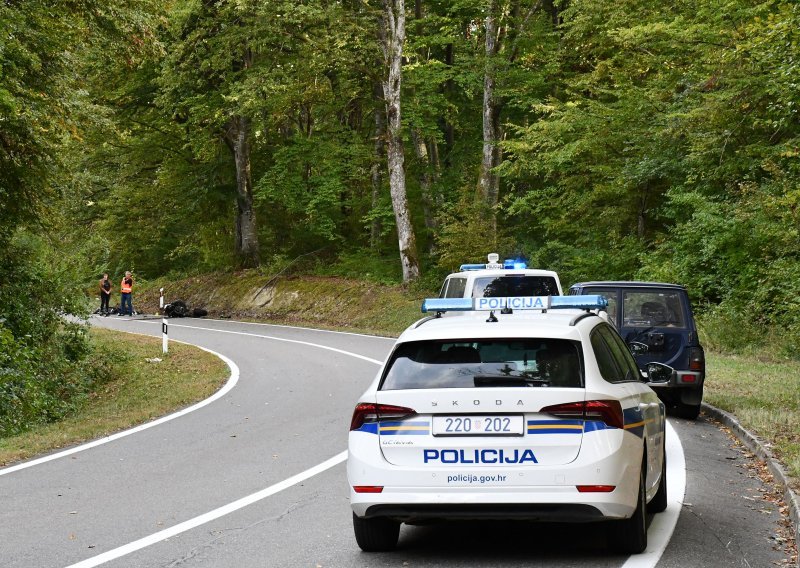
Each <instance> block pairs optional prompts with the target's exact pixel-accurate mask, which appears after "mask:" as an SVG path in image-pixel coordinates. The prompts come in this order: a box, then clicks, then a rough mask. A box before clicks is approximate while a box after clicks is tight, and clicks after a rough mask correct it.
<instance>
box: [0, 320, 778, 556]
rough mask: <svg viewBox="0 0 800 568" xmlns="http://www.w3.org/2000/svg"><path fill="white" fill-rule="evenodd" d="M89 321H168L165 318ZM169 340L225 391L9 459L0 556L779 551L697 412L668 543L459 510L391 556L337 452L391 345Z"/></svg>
mask: <svg viewBox="0 0 800 568" xmlns="http://www.w3.org/2000/svg"><path fill="white" fill-rule="evenodd" d="M92 323H93V324H95V325H101V326H104V327H112V328H115V329H121V330H125V331H131V332H137V333H147V334H153V335H160V332H161V327H160V320H147V321H145V320H139V319H129V318H117V317H111V318H94V319H93V320H92ZM170 338H171V339H176V340H182V341H187V342H190V343H194V344H197V345H200V346H203V347H206V348H208V349H211V350H213V351H215V352H217V353H219V354H221V355H223V356H225V357H227V358H228V359H229V360H230V361H231V362H232V368H233V379H232V382H231V383H230V384H229V390H228V391H227V392H226V393H225V394H224V395H223V396H220V397H218V399H216V400H214V401H213V402H211V403H210V404H206V405H205V406H202V407H201V408H198V409H196V410H194V411H192V412H188V413H185V414H184V415H182V416H180V417H177V418H175V419H173V420H169V421H166V422H164V423H161V424H158V425H156V426H153V427H150V428H146V429H142V430H140V431H137V432H134V433H131V434H130V435H126V436H123V437H120V438H118V439H115V440H112V441H109V442H108V443H104V444H100V445H97V446H94V447H91V448H88V449H85V450H82V451H78V452H76V453H73V454H71V455H67V456H63V457H59V458H57V459H51V460H49V461H44V462H42V463H35V462H34V463H35V465H31V466H30V467H22V468H6V469H0V503H2V507H0V567H2V568H12V567H14V568H16V567H36V568H45V567H67V566H70V567H75V568H78V567H80V568H89V567H90V566H100V565H102V566H109V567H122V566H125V567H136V568H139V567H184V566H187V567H196V566H203V567H208V566H211V567H284V566H287V567H288V566H291V567H294V566H308V567H311V568H317V567H324V568H327V567H350V566H398V567H404V566H447V567H457V566H547V567H577V566H592V567H606V566H607V567H623V566H624V568H645V567H653V566H658V567H659V568H669V567H679V566H680V567H698V568H699V567H706V566H708V567H715V568H716V567H727V566H731V567H734V566H736V567H754V568H755V567H767V566H775V565H782V563H783V562H785V560H786V555H785V553H784V552H782V551H781V550H779V549H776V548H775V547H774V542H775V541H774V538H775V536H776V534H777V532H778V526H779V525H778V523H779V520H780V516H779V514H778V512H777V507H776V506H775V505H774V504H772V503H771V502H769V500H766V499H764V496H765V495H768V494H769V489H770V488H769V487H767V486H765V485H763V484H762V482H761V481H760V480H759V479H758V478H757V476H755V475H754V474H753V473H752V469H751V468H749V467H748V464H749V463H750V460H749V459H748V458H747V456H746V455H744V454H743V453H742V452H741V451H740V450H739V449H738V448H737V447H736V445H735V444H734V442H733V441H732V440H731V439H730V438H729V437H728V436H727V435H726V434H725V433H724V432H722V431H721V430H720V429H718V428H717V427H716V426H715V425H713V424H711V423H710V422H708V421H706V420H704V419H702V418H701V419H700V420H698V421H697V422H687V421H682V420H679V419H674V418H673V419H671V420H670V423H671V425H672V427H673V429H674V432H673V433H672V434H673V436H672V439H671V442H670V450H669V451H670V456H671V457H670V465H671V467H673V468H674V467H676V466H675V464H680V463H681V462H684V461H685V470H683V469H682V468H681V469H680V470H679V471H678V472H677V473H679V474H680V475H677V474H673V473H671V474H670V480H671V483H675V482H674V481H673V480H675V479H678V478H679V477H681V476H682V475H683V474H684V473H685V476H686V484H685V495H684V496H683V499H679V496H678V495H676V491H674V490H673V488H671V490H670V491H671V492H672V497H673V499H674V503H672V504H671V508H670V509H669V510H668V513H669V512H670V511H672V513H673V514H672V517H670V516H669V515H668V514H667V513H664V514H662V515H657V516H656V517H654V518H653V519H652V520H651V526H650V540H651V545H652V544H657V541H659V540H663V541H664V542H665V544H666V547H665V549H664V547H660V548H658V549H657V550H656V549H655V548H656V547H654V551H653V552H651V553H649V554H648V553H645V554H643V555H639V556H637V557H631V558H626V557H622V556H614V555H611V554H609V553H608V552H607V551H606V549H605V542H604V539H603V537H602V533H601V532H600V531H599V530H598V529H597V528H595V527H592V526H590V525H589V526H587V525H542V524H529V523H457V524H452V525H432V526H424V527H407V526H404V527H403V529H402V532H401V535H400V544H399V548H398V550H397V551H396V552H393V553H386V554H365V553H362V552H360V550H359V549H358V547H357V546H356V544H355V541H354V539H353V536H352V526H351V520H350V509H349V504H348V488H347V480H346V474H345V465H344V459H345V453H344V452H345V450H346V445H347V431H348V425H349V420H350V415H351V413H352V409H353V406H354V402H355V400H356V398H357V397H358V396H359V395H360V394H361V392H362V391H363V390H364V388H365V387H366V386H367V385H368V384H369V382H370V381H371V379H372V378H373V376H374V374H375V372H376V371H377V368H378V364H379V363H380V362H381V361H382V360H383V358H384V357H385V356H386V354H387V353H388V351H389V349H390V347H391V345H392V341H391V340H389V339H385V338H378V337H368V336H360V335H352V334H342V333H334V332H325V331H316V330H308V329H298V328H290V327H281V326H269V325H263V324H246V323H238V322H228V321H213V320H173V321H172V322H171V325H170ZM712 380H713V378H712ZM675 433H677V436H675ZM678 439H679V440H680V443H678ZM676 452H677V453H676ZM659 517H661V518H659ZM670 518H674V520H675V521H676V522H670V521H669V519H670ZM673 527H674V532H671V531H672V529H673ZM670 532H671V538H669V535H670ZM662 550H663V555H662V556H661V557H660V560H658V554H659V553H660V552H662Z"/></svg>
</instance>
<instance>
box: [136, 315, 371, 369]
mask: <svg viewBox="0 0 800 568" xmlns="http://www.w3.org/2000/svg"><path fill="white" fill-rule="evenodd" d="M142 321H145V322H147V323H157V324H159V325H161V322H160V321H156V320H152V321H151V320H142ZM169 325H170V327H184V328H187V329H194V330H202V331H213V332H215V333H228V334H230V335H244V336H247V337H258V338H261V339H271V340H272V341H283V342H285V343H296V344H298V345H306V346H308V347H316V348H318V349H325V350H326V351H333V352H335V353H341V354H342V355H347V356H349V357H355V358H356V359H362V360H364V361H369V362H370V363H375V364H376V365H383V361H378V360H377V359H373V358H372V357H367V356H365V355H359V354H358V353H353V352H352V351H345V350H344V349H337V348H336V347H329V346H328V345H321V344H319V343H311V342H309V341H300V340H299V339H286V338H285V337H275V336H274V335H261V334H258V333H247V332H245V331H231V330H227V329H216V328H213V327H195V326H193V325H180V324H176V323H171V324H169Z"/></svg>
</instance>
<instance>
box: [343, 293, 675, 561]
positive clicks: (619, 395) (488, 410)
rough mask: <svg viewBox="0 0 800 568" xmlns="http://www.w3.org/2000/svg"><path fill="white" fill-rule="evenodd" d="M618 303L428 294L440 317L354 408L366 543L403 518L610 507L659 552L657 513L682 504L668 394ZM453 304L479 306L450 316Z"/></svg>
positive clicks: (407, 337) (387, 535)
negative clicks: (633, 341)
mask: <svg viewBox="0 0 800 568" xmlns="http://www.w3.org/2000/svg"><path fill="white" fill-rule="evenodd" d="M605 304H606V300H605V298H603V297H601V296H567V297H564V296H561V297H559V296H555V297H537V298H531V297H525V298H519V297H517V298H476V299H474V300H473V299H440V298H434V299H429V300H425V302H424V303H423V312H434V313H436V316H435V317H428V318H424V319H422V320H420V321H419V322H417V323H416V324H414V325H412V326H411V327H409V328H408V329H407V330H406V331H405V332H404V333H403V334H402V335H401V336H400V338H399V339H398V340H397V343H396V344H395V346H394V349H393V351H392V353H391V355H390V356H389V358H388V359H387V361H386V363H385V364H384V365H383V367H382V368H381V370H380V371H379V373H378V376H377V377H376V378H375V380H374V382H373V383H372V385H371V386H370V387H369V388H368V389H367V391H366V392H365V393H364V394H363V395H362V396H361V398H360V399H359V401H358V404H357V405H356V408H355V412H354V413H353V418H352V423H351V426H350V438H349V456H348V460H347V475H348V481H349V483H350V487H351V494H350V497H351V506H352V509H353V526H354V530H355V537H356V541H357V542H358V545H359V546H360V547H361V548H362V549H363V550H365V551H383V550H391V549H393V548H394V547H395V546H396V544H397V540H398V536H399V528H400V523H402V522H406V523H411V524H413V523H418V522H424V521H430V520H455V519H528V520H541V521H569V522H573V521H574V522H587V521H607V522H608V523H607V526H608V527H609V529H610V530H609V531H608V534H609V538H610V541H611V544H612V545H613V546H614V548H615V549H616V550H619V551H623V552H627V553H638V552H641V551H643V550H644V549H645V547H646V545H647V531H646V526H645V511H646V510H647V511H649V512H660V511H663V510H664V509H665V508H666V505H667V494H666V487H667V484H666V461H665V454H664V427H665V414H664V405H663V404H662V403H661V402H660V401H659V400H658V398H657V397H656V395H655V393H654V392H653V391H652V390H651V389H650V387H649V386H648V385H647V384H646V382H645V379H644V378H643V377H642V375H641V373H640V371H639V368H638V366H637V365H636V362H635V361H634V359H633V357H632V356H631V354H630V352H629V351H628V349H627V347H626V345H625V343H624V342H623V341H622V339H621V338H620V336H619V335H618V333H617V332H616V331H615V330H614V328H613V327H612V326H611V325H609V324H608V323H607V322H606V320H605V319H604V318H602V317H598V313H599V312H600V309H601V308H603V307H604V305H605ZM504 308H505V311H506V312H508V311H509V309H508V308H510V309H511V311H512V313H499V310H501V309H504ZM452 310H459V311H468V312H471V313H466V314H465V315H463V316H462V317H458V318H441V317H438V316H439V315H440V314H441V313H442V312H445V311H452ZM487 311H488V316H489V317H488V318H487ZM648 372H649V376H650V379H649V380H650V381H656V380H668V378H669V376H670V375H671V369H670V368H669V367H667V366H665V365H661V364H653V365H652V366H650V367H649V368H648Z"/></svg>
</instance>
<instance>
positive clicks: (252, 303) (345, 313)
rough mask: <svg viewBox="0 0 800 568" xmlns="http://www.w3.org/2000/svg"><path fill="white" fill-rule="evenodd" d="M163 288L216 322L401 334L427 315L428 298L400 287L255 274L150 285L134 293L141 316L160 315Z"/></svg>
mask: <svg viewBox="0 0 800 568" xmlns="http://www.w3.org/2000/svg"><path fill="white" fill-rule="evenodd" d="M161 287H164V299H165V302H173V301H175V300H183V301H184V302H186V304H187V305H188V306H189V308H190V309H191V308H195V307H198V308H204V309H206V310H208V317H213V318H233V319H244V320H258V321H269V322H273V323H283V324H299V325H310V326H318V327H331V328H348V329H352V330H354V331H362V332H368V333H380V334H398V333H400V332H401V331H403V329H405V328H406V327H407V326H408V325H409V324H411V323H413V322H414V321H416V320H417V319H419V318H420V317H422V315H423V314H421V313H420V305H421V303H422V298H423V296H422V295H419V294H414V293H410V292H409V291H407V290H406V289H404V288H403V287H401V286H387V285H382V284H377V283H373V282H367V281H362V280H348V279H343V278H335V277H321V276H291V277H281V278H277V279H275V278H270V277H269V276H265V275H262V274H258V273H256V272H252V271H243V272H235V273H225V274H210V275H204V276H202V277H199V276H198V277H192V278H187V279H185V280H180V281H164V280H157V281H152V282H148V283H147V284H144V285H142V286H140V287H139V289H138V290H137V291H136V293H135V294H134V306H135V308H136V310H137V311H138V312H139V313H149V314H155V313H158V296H159V288H161Z"/></svg>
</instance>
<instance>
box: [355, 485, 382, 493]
mask: <svg viewBox="0 0 800 568" xmlns="http://www.w3.org/2000/svg"><path fill="white" fill-rule="evenodd" d="M353 491H355V492H356V493H383V485H353Z"/></svg>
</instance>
